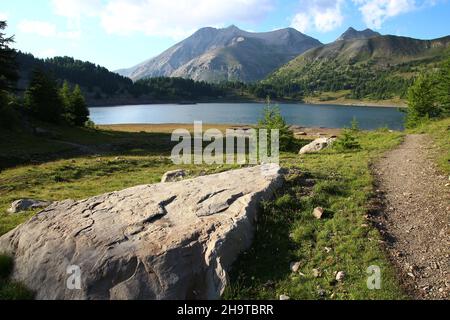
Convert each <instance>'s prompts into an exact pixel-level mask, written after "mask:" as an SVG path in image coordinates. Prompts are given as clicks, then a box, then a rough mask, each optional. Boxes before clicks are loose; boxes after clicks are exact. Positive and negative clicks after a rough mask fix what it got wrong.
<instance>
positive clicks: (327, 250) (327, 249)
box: [324, 247, 332, 253]
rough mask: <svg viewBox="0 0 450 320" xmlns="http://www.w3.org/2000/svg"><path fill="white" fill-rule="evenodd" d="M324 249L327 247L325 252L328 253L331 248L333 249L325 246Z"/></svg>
mask: <svg viewBox="0 0 450 320" xmlns="http://www.w3.org/2000/svg"><path fill="white" fill-rule="evenodd" d="M324 249H325V252H326V253H330V252H331V250H332V249H331V248H330V247H325V248H324Z"/></svg>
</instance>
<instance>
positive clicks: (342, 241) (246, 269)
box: [225, 131, 405, 299]
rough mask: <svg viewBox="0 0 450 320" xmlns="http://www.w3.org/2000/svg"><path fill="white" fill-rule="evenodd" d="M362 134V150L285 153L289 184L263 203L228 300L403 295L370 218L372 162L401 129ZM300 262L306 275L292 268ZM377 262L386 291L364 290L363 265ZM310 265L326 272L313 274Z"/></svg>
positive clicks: (235, 270) (390, 145) (399, 136)
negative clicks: (318, 211) (338, 276)
mask: <svg viewBox="0 0 450 320" xmlns="http://www.w3.org/2000/svg"><path fill="white" fill-rule="evenodd" d="M357 136H358V140H359V142H360V144H361V147H362V149H361V150H358V151H354V152H347V153H342V152H337V151H335V150H328V151H325V152H322V153H320V154H316V155H307V156H305V157H299V156H297V155H286V156H285V157H284V158H283V160H282V162H283V163H282V164H283V166H284V167H287V168H290V169H291V174H290V175H289V176H288V179H287V184H286V186H285V188H284V190H283V191H282V192H280V193H279V195H278V196H277V199H276V200H275V201H273V202H270V203H266V204H265V205H264V210H263V214H262V216H261V220H260V223H259V225H258V230H257V233H256V239H255V242H254V246H253V247H252V248H251V249H250V250H249V251H248V252H246V253H245V254H243V255H242V256H241V258H240V259H239V261H238V262H237V263H236V264H235V266H234V268H233V272H232V275H231V279H232V280H231V285H230V286H229V288H228V289H227V292H226V295H225V298H226V299H277V298H278V297H279V295H281V294H286V295H288V296H290V297H291V298H292V299H331V298H333V299H402V298H405V296H404V294H403V293H402V291H401V290H400V288H399V285H398V283H397V280H396V278H395V274H394V272H393V269H392V268H391V266H390V265H389V263H388V261H387V259H386V257H385V254H384V252H383V251H382V249H381V248H380V240H381V238H380V235H379V232H378V231H377V230H376V229H375V228H373V227H372V226H371V224H370V222H368V221H367V220H366V215H367V212H368V209H369V208H368V203H369V200H370V197H371V194H372V192H373V180H372V176H371V173H370V168H369V166H370V163H371V162H372V161H374V159H376V158H377V157H378V156H380V155H381V154H382V153H383V152H385V151H386V150H389V149H390V148H393V147H395V146H397V145H398V144H399V143H400V142H401V141H402V134H401V133H388V132H382V131H379V132H371V133H360V134H358V135H357ZM316 207H323V208H325V217H324V218H323V219H322V220H316V219H315V218H314V217H313V215H312V212H313V210H314V208H316ZM327 248H329V249H331V252H329V253H327ZM298 261H299V262H300V263H301V268H300V272H301V273H303V274H304V275H300V274H293V273H292V272H291V270H290V264H291V262H298ZM372 265H377V266H379V267H380V268H381V270H382V289H381V290H368V289H367V284H366V282H367V277H368V275H367V274H366V270H367V268H368V267H369V266H372ZM313 269H319V270H320V272H321V273H322V276H321V277H320V278H315V277H314V276H313ZM336 271H345V272H346V274H347V276H346V278H345V280H344V282H343V283H337V282H336V281H334V280H335V275H334V273H335V272H336Z"/></svg>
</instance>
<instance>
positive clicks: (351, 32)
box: [336, 27, 381, 41]
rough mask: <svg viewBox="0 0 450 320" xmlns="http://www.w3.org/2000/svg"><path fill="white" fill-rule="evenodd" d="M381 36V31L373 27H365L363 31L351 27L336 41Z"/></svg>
mask: <svg viewBox="0 0 450 320" xmlns="http://www.w3.org/2000/svg"><path fill="white" fill-rule="evenodd" d="M379 36H381V34H380V33H378V32H375V31H373V30H371V29H365V30H362V31H358V30H355V29H354V28H352V27H350V28H348V29H347V31H345V32H344V33H343V34H342V35H341V36H340V37H339V38H338V39H337V40H336V41H342V40H356V39H369V38H373V37H379Z"/></svg>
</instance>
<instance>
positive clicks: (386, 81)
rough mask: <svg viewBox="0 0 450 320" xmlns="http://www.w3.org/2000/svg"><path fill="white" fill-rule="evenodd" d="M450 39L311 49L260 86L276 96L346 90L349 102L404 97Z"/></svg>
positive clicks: (384, 39)
mask: <svg viewBox="0 0 450 320" xmlns="http://www.w3.org/2000/svg"><path fill="white" fill-rule="evenodd" d="M449 46H450V36H449V37H444V38H440V39H435V40H417V39H412V38H406V37H398V36H391V35H389V36H377V37H370V38H367V39H356V40H341V41H336V42H333V43H331V44H328V45H325V46H323V47H320V48H315V49H311V50H309V51H308V52H306V53H304V54H302V55H300V56H299V57H297V58H296V59H294V60H293V61H291V62H289V63H288V64H286V65H285V66H283V67H282V68H280V69H279V70H277V71H276V72H274V73H273V74H272V75H271V76H269V77H268V79H266V80H265V81H263V83H262V84H263V85H264V86H265V87H268V88H271V90H273V91H275V92H276V93H277V94H278V95H280V96H292V95H293V93H295V94H297V95H298V94H299V92H300V93H301V94H302V95H314V94H318V93H320V92H337V91H341V90H346V91H347V92H349V93H348V97H350V98H353V99H362V98H369V99H390V98H393V97H404V95H405V94H406V91H407V88H408V86H409V85H410V84H411V81H412V79H413V77H414V76H415V75H416V74H417V73H418V71H420V70H423V69H432V68H435V67H436V66H437V64H438V63H439V62H441V61H442V60H443V58H444V57H445V56H446V54H447V49H448V47H449Z"/></svg>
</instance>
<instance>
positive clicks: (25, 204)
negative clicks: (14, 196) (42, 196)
mask: <svg viewBox="0 0 450 320" xmlns="http://www.w3.org/2000/svg"><path fill="white" fill-rule="evenodd" d="M51 204H52V203H51V202H49V201H42V200H34V199H20V200H17V201H14V202H13V203H11V208H9V209H8V212H9V213H19V212H22V211H28V210H34V209H42V208H46V207H48V206H49V205H51Z"/></svg>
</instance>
